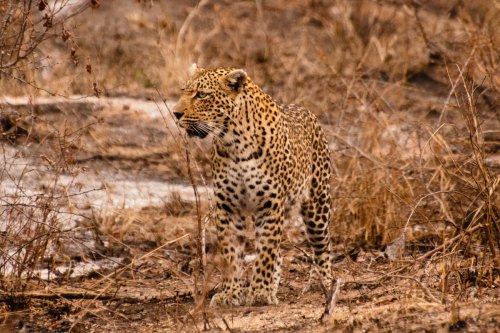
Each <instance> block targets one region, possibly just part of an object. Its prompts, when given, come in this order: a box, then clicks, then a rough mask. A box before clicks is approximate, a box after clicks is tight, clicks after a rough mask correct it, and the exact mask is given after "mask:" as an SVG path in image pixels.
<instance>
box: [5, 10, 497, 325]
mask: <svg viewBox="0 0 500 333" xmlns="http://www.w3.org/2000/svg"><path fill="white" fill-rule="evenodd" d="M30 3H31V9H30V8H28V7H27V6H28V5H29V4H30ZM45 4H47V5H45ZM61 5H64V8H63V10H58V9H57V8H59V6H61ZM44 6H45V7H44ZM85 9H86V10H85ZM499 26H500V7H499V6H498V4H497V3H496V2H491V1H486V0H476V1H468V2H464V1H459V0H457V1H455V0H449V1H447V0H439V1H427V0H422V1H392V0H383V1H374V0H356V1H347V0H343V1H313V0H311V1H282V0H273V1H260V0H257V1H234V2H233V1H222V0H221V1H219V0H217V1H215V0H214V1H211V0H208V1H206V0H202V1H201V2H199V3H198V2H197V1H183V2H182V4H179V2H178V1H169V0H161V1H136V2H135V3H134V2H133V1H129V2H126V3H121V2H120V3H118V2H113V1H83V0H82V1H79V2H78V1H70V2H66V1H52V2H51V1H47V2H46V1H40V2H36V1H32V2H29V1H21V0H11V1H4V2H3V3H1V4H0V50H1V54H0V74H1V80H0V124H1V138H0V140H1V141H0V144H1V147H2V153H1V156H0V160H1V161H0V165H1V168H0V200H1V205H2V207H1V210H0V228H1V230H0V232H1V233H0V293H1V294H0V302H2V303H1V305H0V306H1V307H0V323H2V324H1V325H3V326H1V327H0V331H2V330H8V329H11V328H12V327H14V326H15V325H18V322H20V323H24V324H21V325H25V324H26V325H29V326H30V327H31V328H32V329H33V330H35V331H36V330H38V331H43V330H48V329H49V327H52V328H53V329H54V330H59V331H67V330H69V329H71V330H73V331H78V330H80V331H86V330H87V329H90V327H92V328H93V329H94V330H95V331H101V330H109V329H110V328H111V327H116V329H117V330H118V329H121V330H122V331H124V330H125V329H126V326H121V325H122V324H121V322H122V321H123V320H129V321H130V322H132V323H133V324H138V325H139V326H141V325H146V326H144V327H143V328H142V329H143V330H144V331H150V330H151V329H153V328H151V327H154V329H155V330H157V331H162V330H173V329H176V330H178V331H182V330H188V331H196V330H201V329H203V328H206V329H208V328H211V329H216V328H217V327H220V328H221V329H230V330H235V331H237V330H239V331H261V330H265V329H270V330H276V331H278V330H290V329H298V330H307V331H323V330H325V329H327V328H328V329H332V330H339V331H346V330H350V331H357V330H360V331H361V330H370V331H379V330H389V329H390V330H392V331H402V332H403V331H404V332H406V331H412V330H414V331H417V330H427V331H433V332H435V331H439V330H445V331H460V330H462V331H487V330H491V331H494V329H496V328H495V327H497V326H498V314H499V313H498V301H499V296H500V294H499V293H498V290H499V287H500V275H499V273H500V252H499V251H500V211H499V208H500V206H499V205H500V201H499V196H498V184H499V182H500V152H499V147H500V132H499V130H500V122H499V114H498V111H497V110H498V106H499V99H498V98H499V96H500V95H499V89H500V80H499V76H498V63H499V61H500V33H499V32H498V27H499ZM193 62H196V63H198V65H199V66H201V67H217V66H231V67H236V68H244V69H245V71H246V72H247V73H248V74H249V75H250V77H252V79H253V80H254V81H255V82H256V83H257V84H258V85H259V86H261V87H262V88H263V89H264V91H265V92H267V93H268V94H270V95H271V96H273V97H274V98H275V99H277V100H278V101H280V102H283V103H296V104H301V105H303V106H305V107H307V108H309V109H310V110H312V111H313V112H315V113H316V115H317V116H318V117H319V119H320V120H321V122H322V123H323V125H324V128H325V131H326V132H327V135H328V138H329V140H330V144H331V148H332V163H333V167H334V172H335V177H334V179H333V180H332V189H333V190H332V191H333V197H334V202H333V208H334V215H333V217H332V223H331V228H332V230H331V231H332V235H333V241H334V244H335V257H336V259H335V260H336V261H335V262H336V264H335V267H336V268H335V270H336V275H337V276H339V277H340V278H341V283H342V285H341V288H340V289H339V290H340V291H339V293H338V294H337V295H338V296H337V301H336V304H333V303H332V304H328V305H326V304H325V303H329V300H331V297H327V299H326V301H325V298H324V296H322V295H320V294H318V293H317V292H316V293H313V294H311V295H301V294H300V293H299V292H298V290H300V288H301V287H302V286H303V285H304V283H305V282H304V281H305V279H306V278H307V261H308V253H309V249H308V248H307V247H306V246H304V244H303V242H302V243H301V242H300V241H303V239H302V240H300V239H298V240H297V239H295V238H294V237H291V236H292V235H293V234H294V233H293V232H290V233H289V236H290V237H288V239H287V240H286V241H285V242H284V244H283V251H284V257H285V262H286V265H287V266H286V270H285V273H284V277H283V281H282V282H283V283H282V284H283V286H282V287H281V289H280V295H279V299H280V303H281V304H280V306H279V307H269V308H268V309H261V308H250V309H248V308H244V309H231V310H219V309H217V310H215V311H212V310H210V309H208V308H207V300H206V299H207V297H209V296H211V294H212V293H213V292H214V289H213V288H215V287H216V285H217V282H218V277H219V275H220V272H219V271H218V268H217V264H216V263H217V262H216V259H215V257H214V252H215V245H214V244H215V237H214V231H213V225H212V223H211V222H210V221H211V217H210V213H211V203H210V201H209V200H208V198H209V196H208V195H207V193H208V192H206V189H207V188H209V186H210V171H209V170H210V168H209V157H208V156H209V153H208V148H209V146H210V141H209V139H208V140H205V141H192V142H185V141H184V139H183V138H182V136H180V135H179V132H178V131H177V129H176V126H175V124H174V122H173V121H172V119H171V117H170V114H169V110H168V106H169V105H171V104H169V103H170V100H171V99H172V100H174V99H175V97H176V96H177V94H178V89H179V88H180V86H181V84H182V83H183V82H184V81H185V79H186V78H187V70H186V69H187V68H188V67H189V66H190V65H191V64H192V63H193ZM160 92H161V93H160ZM55 96H58V97H57V98H56V97H55ZM28 97H29V98H28ZM164 101H166V102H165V103H164ZM188 161H189V162H190V163H188ZM127 181H131V182H132V183H134V182H135V183H136V184H137V185H136V186H135V188H134V187H133V186H129V185H127V186H128V187H126V185H125V182H127ZM119 182H122V183H123V190H122V192H123V193H121V192H120V190H118V187H116V186H115V187H113V184H118V183H119ZM112 183H113V184H112ZM190 183H192V185H193V186H194V187H196V190H197V193H198V198H200V200H197V201H196V202H195V201H194V200H187V199H186V196H185V195H184V194H182V193H181V192H179V191H180V190H179V189H178V188H177V187H175V188H172V189H169V191H168V193H167V192H161V193H160V192H158V191H159V190H158V187H159V186H160V185H161V184H173V186H174V185H175V186H177V185H178V184H190ZM148 184H149V185H148ZM151 184H152V185H151ZM148 186H152V187H148ZM146 187H147V189H146ZM125 188H127V189H126V190H125ZM189 190H190V191H191V193H192V191H193V189H192V188H190V189H189ZM155 191H156V192H155ZM129 192H130V193H129ZM127 194H129V195H130V196H134V197H136V196H141V198H142V199H141V200H143V201H144V202H146V204H144V205H142V206H126V202H127V201H126V200H125V196H126V195H127ZM118 195H123V201H120V202H119V203H116V201H117V200H116V198H117V197H118ZM206 221H208V223H205V222H206ZM205 225H206V226H207V228H208V229H207V230H206V231H204V232H205V233H206V235H205V242H206V246H205V247H201V246H200V244H201V242H202V239H201V238H199V236H200V234H201V233H202V232H203V230H202V229H203V227H204V226H205ZM89 231H90V232H89ZM391 244H392V245H391ZM295 245H296V246H297V247H298V248H296V247H294V246H295ZM203 249H205V250H207V256H208V260H207V261H208V262H207V265H206V266H205V265H204V262H203V260H202V256H203V254H202V253H203V251H202V250H203ZM248 253H249V254H252V245H251V242H249V246H248ZM104 260H108V261H106V262H104ZM92 263H94V264H97V265H101V264H102V265H103V267H101V268H92V269H91V270H90V271H86V272H85V273H82V274H77V272H78V270H79V269H80V268H81V269H83V268H82V267H84V266H85V265H86V264H88V265H90V264H92ZM249 265H251V262H249ZM63 267H64V269H65V270H63ZM72 274H74V275H72ZM334 288H335V285H334V284H332V289H334ZM141 293H142V295H141ZM327 293H329V292H327ZM330 296H331V295H330ZM144 297H146V299H144ZM124 304H128V305H129V306H125V305H124ZM325 305H326V306H327V308H328V309H329V313H328V314H326V315H325V316H323V322H322V323H320V321H319V318H320V317H321V316H322V314H323V311H324V309H325ZM124 307H125V308H124ZM460 309H461V310H460ZM481 309H484V311H483V310H481ZM143 311H146V312H144V313H149V314H148V315H143V314H141V313H142V312H143ZM248 311H250V315H249V314H248ZM478 311H479V312H478ZM28 313H30V314H31V315H32V316H31V317H28V316H27V314H28ZM159 313H161V315H159ZM162 316H163V317H162ZM30 318H31V319H30ZM124 318H126V319H124ZM47 319H50V320H52V321H51V322H45V321H46V320H47ZM420 319H421V320H420ZM257 321H259V322H262V324H256V322H257ZM127 323H128V322H127ZM113 325H115V326H113ZM147 325H151V327H150V326H147ZM259 325H260V326H259ZM324 325H326V327H327V328H325V326H324ZM139 326H136V327H135V328H134V330H137V331H140V328H139ZM86 327H87V328H86ZM141 327H142V326H141Z"/></svg>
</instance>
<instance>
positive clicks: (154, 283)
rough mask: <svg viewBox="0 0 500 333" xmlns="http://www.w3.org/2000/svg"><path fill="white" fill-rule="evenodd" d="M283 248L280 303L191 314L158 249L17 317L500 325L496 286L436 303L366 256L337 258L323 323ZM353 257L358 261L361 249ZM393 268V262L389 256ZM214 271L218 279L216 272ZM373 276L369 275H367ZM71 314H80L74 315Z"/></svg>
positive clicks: (66, 324)
mask: <svg viewBox="0 0 500 333" xmlns="http://www.w3.org/2000/svg"><path fill="white" fill-rule="evenodd" d="M284 252H285V258H287V261H285V262H286V269H285V274H284V277H283V279H282V283H281V286H280V289H279V295H278V298H279V302H280V304H279V305H276V306H258V307H240V308H235V309H218V308H217V309H210V308H209V307H208V301H207V300H205V301H204V302H203V304H202V305H201V306H200V308H198V311H197V313H196V314H194V315H189V314H188V313H189V312H192V311H193V305H194V300H193V297H192V293H191V292H190V291H192V280H191V279H190V277H189V276H188V275H186V274H183V273H182V272H180V274H179V271H178V270H177V269H176V267H178V264H177V263H176V262H175V261H171V260H168V257H167V256H165V255H163V256H155V258H152V259H149V260H147V261H144V262H142V263H138V266H137V268H136V273H135V278H136V279H135V280H134V279H133V278H132V277H131V276H123V283H122V282H119V283H118V284H119V285H120V286H119V288H118V287H117V286H116V283H112V284H110V286H109V288H108V290H107V293H106V295H107V296H108V297H107V299H104V300H97V301H93V302H90V301H88V300H87V301H81V300H77V299H75V300H73V304H74V305H71V306H68V302H67V301H53V300H51V301H47V300H41V299H32V300H30V301H29V303H30V309H31V313H30V314H29V315H25V316H23V314H22V312H21V313H20V314H19V316H18V318H19V319H21V320H22V321H23V324H24V325H26V326H27V327H28V328H29V329H30V330H29V331H30V332H46V331H52V332H66V331H67V330H68V329H69V328H70V327H71V325H73V324H75V325H74V327H73V330H74V331H75V332H170V331H180V332H185V331H187V332H196V331H210V332H216V331H229V332H283V331H300V332H332V331H335V332H498V331H499V327H500V305H499V301H500V299H499V295H498V289H496V290H495V289H490V288H481V289H480V290H476V289H475V287H474V286H473V285H472V287H469V288H467V289H466V290H464V291H463V292H462V299H463V300H462V301H458V302H455V299H456V297H455V296H453V295H452V294H451V293H450V294H448V295H447V296H446V300H447V302H446V303H447V304H446V305H442V304H439V303H436V302H433V301H432V300H430V299H429V297H427V296H426V295H425V294H424V292H423V291H422V289H420V287H419V286H418V285H417V284H416V283H414V282H412V281H410V280H407V279H391V280H388V279H387V278H386V279H384V278H380V276H382V275H385V274H389V273H391V272H397V271H399V272H398V273H399V274H401V272H402V271H401V269H400V266H401V264H398V265H397V267H399V268H392V269H391V264H389V263H388V261H387V259H379V260H378V261H379V263H377V264H372V265H371V266H372V268H371V269H368V268H367V266H368V263H367V261H364V262H358V263H355V262H352V261H350V260H349V259H343V260H341V261H339V262H337V265H336V266H337V272H338V276H340V277H341V278H342V281H343V283H345V284H344V285H343V287H342V288H341V292H340V296H339V298H338V300H337V304H336V307H335V310H334V314H333V316H332V317H331V320H330V321H329V322H328V323H326V324H325V323H323V324H322V323H321V322H320V321H319V319H320V317H321V316H322V314H323V311H324V307H325V298H324V296H323V294H322V293H321V292H319V291H313V292H308V293H305V294H304V293H302V292H301V289H302V288H303V287H304V285H305V281H306V279H307V274H306V272H307V266H308V265H307V264H306V262H305V261H306V257H304V256H303V255H301V252H299V251H296V250H293V249H292V250H289V251H286V250H285V251H284ZM370 257H371V258H373V256H372V255H370V254H365V255H364V257H363V258H370ZM357 258H358V261H359V260H362V259H360V258H361V256H359V255H358V257H357ZM169 267H174V268H173V270H175V271H176V272H177V273H174V274H172V271H169ZM374 267H376V268H374ZM393 267H396V265H394V263H393ZM410 267H411V265H410ZM412 269H414V267H411V268H406V269H404V270H403V272H404V271H408V270H412ZM422 271H423V269H422ZM375 272H376V273H375ZM169 273H170V274H169ZM422 274H423V273H422ZM169 275H170V277H169ZM145 276H147V278H146V277H145ZM127 277H128V278H127ZM375 277H378V279H376V278H375ZM213 278H214V280H215V281H218V274H217V272H216V273H215V274H214V275H213ZM372 280H374V281H375V282H369V281H372ZM354 281H358V282H354ZM422 281H429V282H432V281H433V279H432V278H430V277H429V278H427V279H426V278H423V279H422ZM96 282H97V280H96V279H93V278H86V279H82V280H81V281H79V282H78V283H75V282H73V283H72V284H71V285H72V289H73V290H75V291H76V290H78V291H80V292H82V291H87V292H91V291H92V290H93V289H94V290H95V288H93V286H95V284H96ZM346 282H349V283H346ZM209 284H210V285H211V286H213V283H209ZM456 286H457V284H455V287H454V288H457V287H456ZM209 287H210V286H209ZM428 287H429V289H430V292H431V293H432V294H433V295H435V296H436V297H438V298H439V299H441V295H440V293H439V291H438V290H437V288H435V287H434V286H433V284H432V283H428ZM63 289H67V288H65V287H64V286H61V287H60V290H61V292H62V293H64V292H63V291H62V290H63ZM209 295H210V292H209ZM64 296H66V295H64V294H63V297H64ZM69 296H70V295H69V294H68V295H67V296H66V297H69ZM102 298H104V297H102ZM78 306H81V307H82V308H86V309H87V310H88V311H89V312H90V313H89V314H88V315H86V316H84V317H83V318H81V317H79V316H78V314H76V315H73V313H74V312H75V309H77V307H78ZM77 318H78V319H79V321H78V322H75V320H76V319H77Z"/></svg>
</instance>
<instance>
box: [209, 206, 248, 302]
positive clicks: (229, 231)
mask: <svg viewBox="0 0 500 333" xmlns="http://www.w3.org/2000/svg"><path fill="white" fill-rule="evenodd" d="M224 205H226V206H222V204H221V205H219V204H218V205H217V206H220V207H227V208H229V206H227V203H225V204H224ZM229 209H230V208H229ZM216 224H217V238H218V241H219V245H218V250H219V254H220V256H221V261H222V266H221V271H222V287H221V291H220V293H218V294H215V295H214V296H213V297H212V300H211V302H210V306H211V307H214V306H215V305H221V306H239V305H241V304H242V303H243V301H244V299H243V297H242V296H243V295H242V289H241V285H240V276H241V270H242V267H243V255H244V250H245V230H246V224H245V219H244V217H241V216H238V215H234V214H230V213H228V212H227V211H225V210H224V209H223V208H222V209H218V210H217V214H216Z"/></svg>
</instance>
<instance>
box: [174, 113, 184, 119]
mask: <svg viewBox="0 0 500 333" xmlns="http://www.w3.org/2000/svg"><path fill="white" fill-rule="evenodd" d="M183 115H184V112H174V116H175V118H177V119H181V118H182V116H183Z"/></svg>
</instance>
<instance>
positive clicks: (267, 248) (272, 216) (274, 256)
mask: <svg viewBox="0 0 500 333" xmlns="http://www.w3.org/2000/svg"><path fill="white" fill-rule="evenodd" d="M283 221H284V210H283V205H282V203H280V202H279V201H278V200H272V199H270V198H265V199H264V200H262V202H261V204H260V207H259V208H258V209H257V212H256V214H255V236H256V237H255V238H256V240H255V243H256V244H255V248H256V258H255V262H254V266H253V276H252V281H251V284H250V291H249V293H248V296H247V304H248V305H256V304H278V298H277V296H276V294H277V292H278V285H279V280H280V274H281V255H280V244H281V231H282V226H283Z"/></svg>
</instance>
